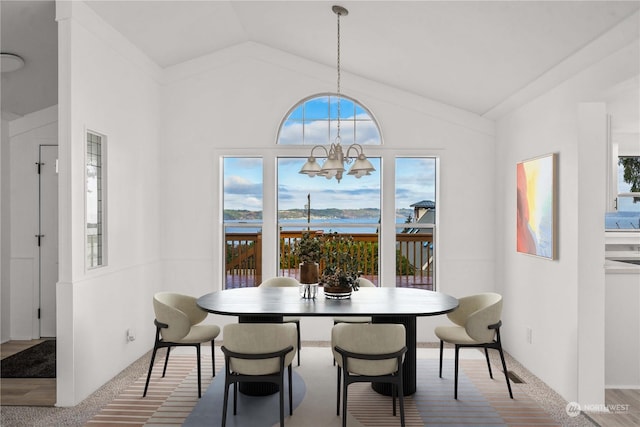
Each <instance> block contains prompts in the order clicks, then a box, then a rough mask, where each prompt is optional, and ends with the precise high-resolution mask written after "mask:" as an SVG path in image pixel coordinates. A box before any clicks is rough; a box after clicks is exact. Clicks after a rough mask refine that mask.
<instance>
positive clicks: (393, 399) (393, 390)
mask: <svg viewBox="0 0 640 427" xmlns="http://www.w3.org/2000/svg"><path fill="white" fill-rule="evenodd" d="M397 393H398V387H397V385H396V384H392V385H391V404H392V405H393V412H392V415H393V416H394V417H395V416H396V394H397Z"/></svg>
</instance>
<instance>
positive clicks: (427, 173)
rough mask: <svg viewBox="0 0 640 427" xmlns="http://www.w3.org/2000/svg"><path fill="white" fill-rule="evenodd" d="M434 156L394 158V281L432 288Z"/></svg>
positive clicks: (434, 202) (434, 285) (433, 264)
mask: <svg viewBox="0 0 640 427" xmlns="http://www.w3.org/2000/svg"><path fill="white" fill-rule="evenodd" d="M435 227H436V159H435V158H433V157H401V158H397V159H396V283H397V285H398V286H404V287H412V288H413V287H415V288H421V289H428V290H435V289H436V283H435V274H434V273H435V256H436V251H435V241H434V236H435V233H434V231H435Z"/></svg>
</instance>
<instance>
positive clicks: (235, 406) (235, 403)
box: [233, 383, 238, 415]
mask: <svg viewBox="0 0 640 427" xmlns="http://www.w3.org/2000/svg"><path fill="white" fill-rule="evenodd" d="M237 413H238V383H233V415H236V414H237Z"/></svg>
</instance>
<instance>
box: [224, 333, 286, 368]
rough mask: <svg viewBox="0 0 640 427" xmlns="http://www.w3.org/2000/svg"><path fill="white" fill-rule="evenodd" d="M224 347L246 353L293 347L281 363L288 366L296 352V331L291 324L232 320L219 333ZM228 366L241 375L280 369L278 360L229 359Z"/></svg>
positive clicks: (267, 351) (268, 351)
mask: <svg viewBox="0 0 640 427" xmlns="http://www.w3.org/2000/svg"><path fill="white" fill-rule="evenodd" d="M222 335H223V337H222V338H223V345H224V347H225V348H227V349H229V350H231V351H233V352H236V353H245V354H259V353H271V352H275V351H278V350H282V349H284V348H287V347H288V346H293V350H292V351H290V352H289V353H287V355H286V356H285V360H284V366H285V367H286V366H289V365H290V364H291V361H292V360H293V357H294V356H295V354H296V351H297V331H296V326H295V325H294V324H293V323H232V324H229V325H226V326H225V327H224V329H223V332H222ZM230 369H231V371H232V372H237V373H239V374H244V375H268V374H273V373H274V372H279V371H280V365H279V359H278V358H273V359H266V360H245V359H235V358H233V357H232V358H231V359H230Z"/></svg>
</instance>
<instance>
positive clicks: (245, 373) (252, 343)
mask: <svg viewBox="0 0 640 427" xmlns="http://www.w3.org/2000/svg"><path fill="white" fill-rule="evenodd" d="M222 339H223V344H222V347H221V350H222V353H223V354H224V360H225V380H224V403H223V405H224V406H223V408H222V426H223V427H224V426H225V425H226V421H227V406H228V403H229V387H230V386H231V384H233V415H236V413H237V406H238V404H237V401H238V383H242V382H271V383H274V384H277V385H278V388H279V393H280V426H281V427H284V368H285V367H286V368H287V373H288V380H289V415H293V397H292V396H293V395H292V392H293V386H292V372H291V371H292V370H291V362H292V361H293V358H294V356H295V353H296V342H297V340H296V329H295V327H294V325H293V324H291V323H234V324H229V325H225V327H224V329H223V333H222Z"/></svg>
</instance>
